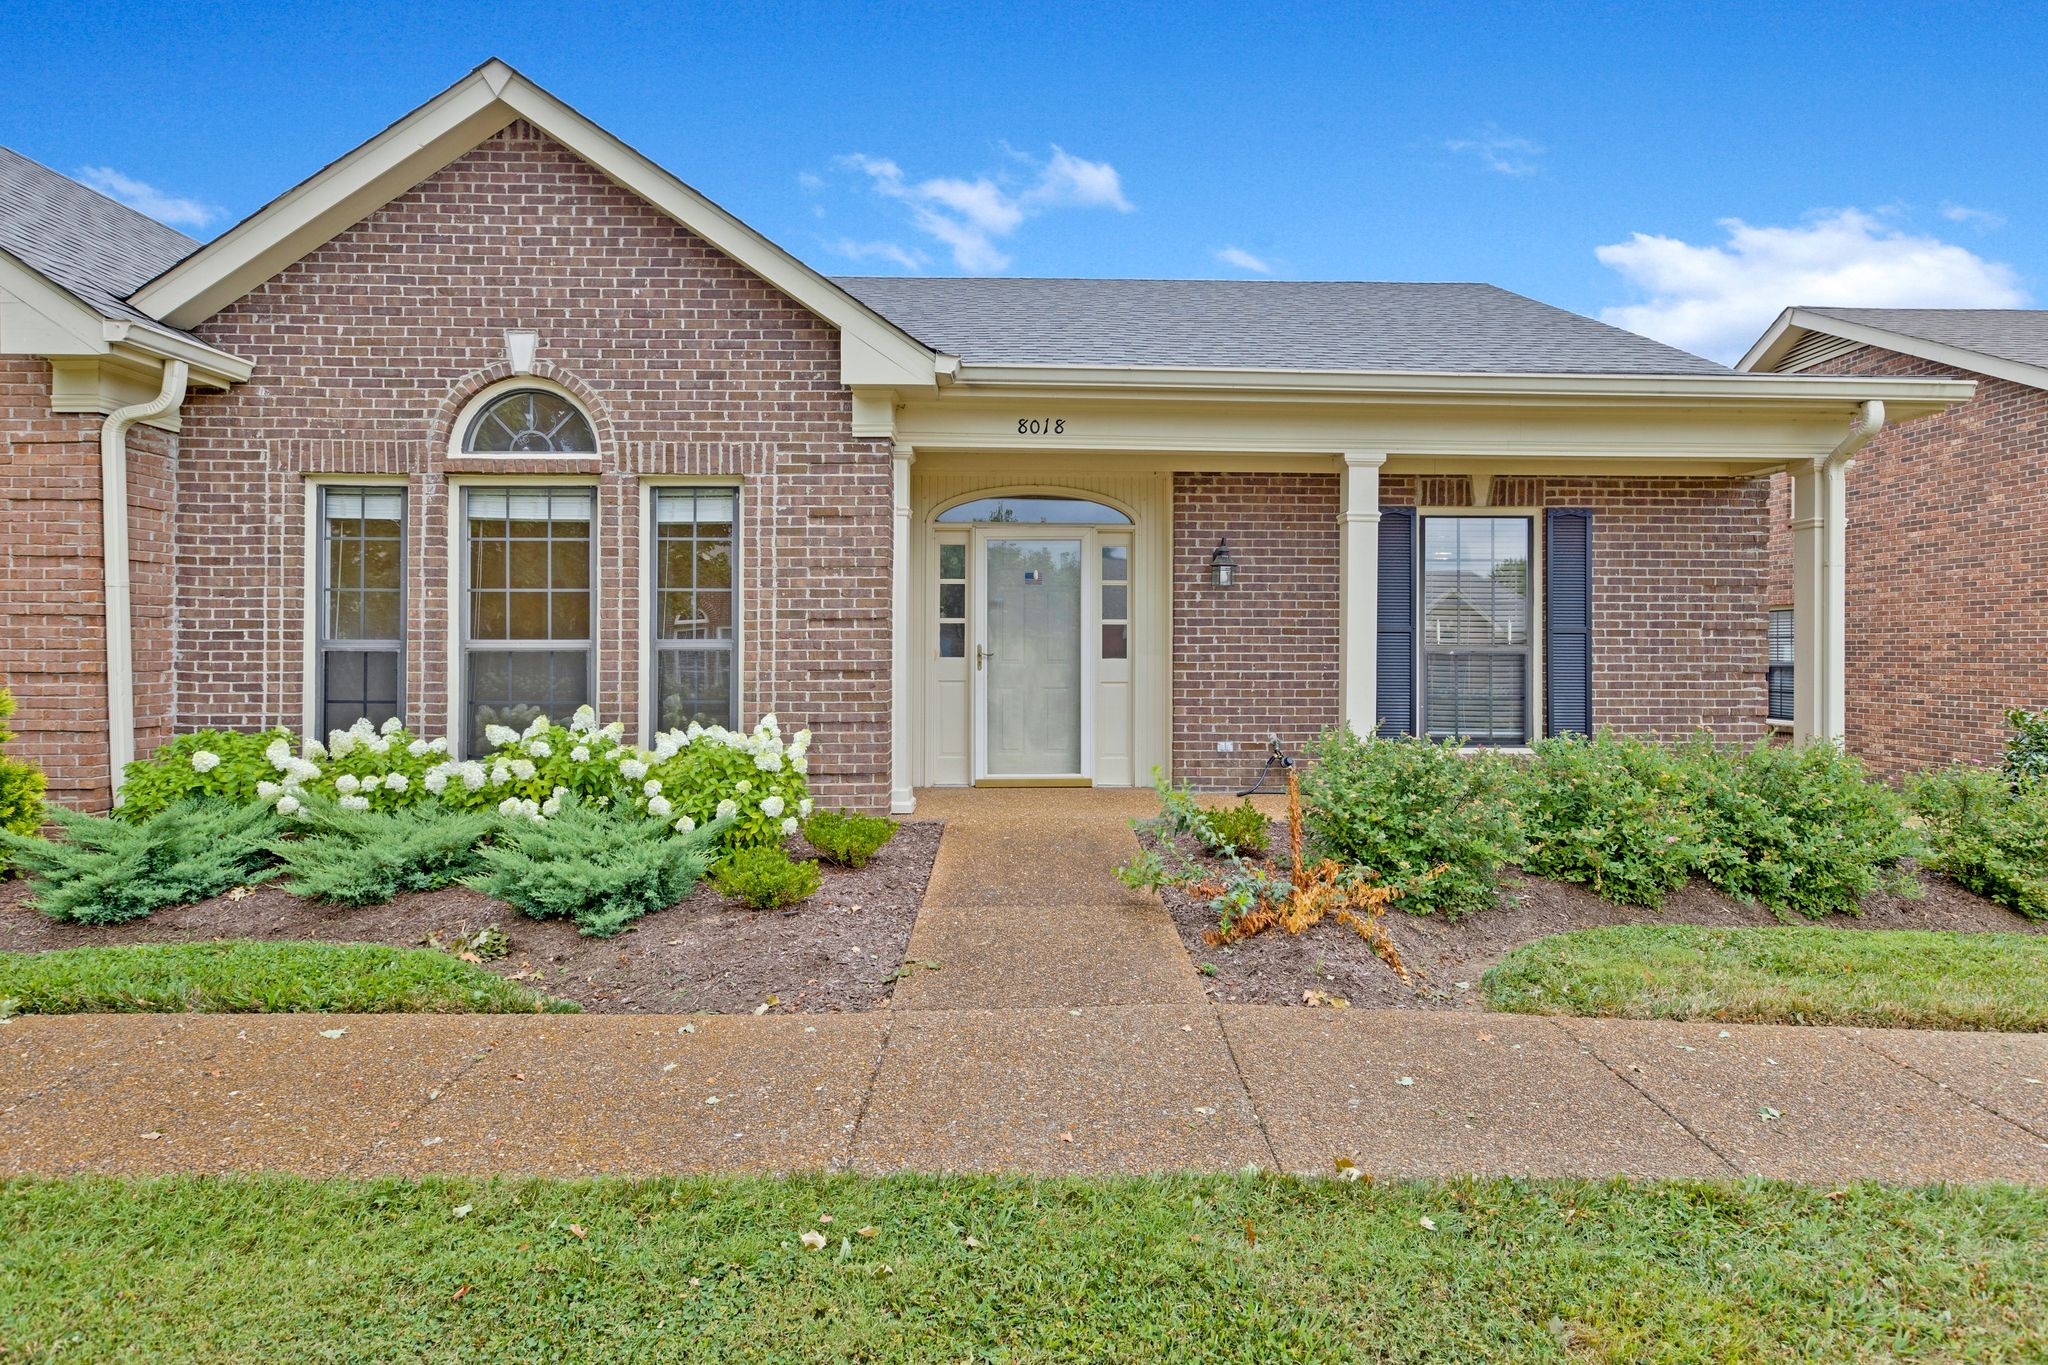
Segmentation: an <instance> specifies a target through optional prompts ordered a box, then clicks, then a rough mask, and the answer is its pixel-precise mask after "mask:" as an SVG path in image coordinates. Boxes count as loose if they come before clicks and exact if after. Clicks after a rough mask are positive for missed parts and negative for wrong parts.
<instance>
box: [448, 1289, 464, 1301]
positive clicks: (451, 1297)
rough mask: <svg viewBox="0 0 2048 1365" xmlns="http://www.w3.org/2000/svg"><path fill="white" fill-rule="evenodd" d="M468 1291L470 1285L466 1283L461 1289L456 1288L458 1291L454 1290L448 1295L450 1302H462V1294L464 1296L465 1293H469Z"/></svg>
mask: <svg viewBox="0 0 2048 1365" xmlns="http://www.w3.org/2000/svg"><path fill="white" fill-rule="evenodd" d="M468 1292H469V1286H468V1285H464V1286H462V1288H460V1289H458V1290H456V1291H455V1292H454V1293H453V1294H450V1295H449V1296H448V1302H450V1303H461V1302H462V1296H463V1295H465V1294H467V1293H468Z"/></svg>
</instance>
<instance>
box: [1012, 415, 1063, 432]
mask: <svg viewBox="0 0 2048 1365" xmlns="http://www.w3.org/2000/svg"><path fill="white" fill-rule="evenodd" d="M1017 434H1018V435H1019V436H1064V435H1066V434H1067V419H1066V418H1064V417H1019V418H1018V419H1017Z"/></svg>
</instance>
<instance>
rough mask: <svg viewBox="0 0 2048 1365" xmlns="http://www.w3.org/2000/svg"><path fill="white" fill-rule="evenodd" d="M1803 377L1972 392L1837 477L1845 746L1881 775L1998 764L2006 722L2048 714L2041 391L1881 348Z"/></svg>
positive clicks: (2046, 413)
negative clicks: (1910, 382) (1842, 514)
mask: <svg viewBox="0 0 2048 1365" xmlns="http://www.w3.org/2000/svg"><path fill="white" fill-rule="evenodd" d="M1807 373H1832V374H1864V375H1884V376H1898V377H1915V378H1941V379H1946V378H1955V379H1974V380H1975V381H1977V396H1976V397H1975V398H1973V399H1972V400H1971V401H1969V402H1968V403H1965V404H1962V405H1961V406H1959V407H1955V408H1952V409H1950V410H1949V411H1948V412H1946V413H1944V414H1942V415H1940V416H1936V417H1924V418H1921V419H1920V420H1919V421H1916V422H1908V423H1905V424H1903V425H1901V426H1896V427H1887V428H1885V430H1884V431H1883V432H1881V433H1879V435H1878V436H1877V438H1876V439H1874V440H1873V441H1871V442H1870V444H1869V445H1867V446H1865V447H1864V448H1863V449H1862V451H1861V452H1859V453H1858V455H1857V456H1856V467H1855V468H1854V469H1851V470H1850V471H1849V477H1848V487H1849V508H1848V518H1849V524H1848V565H1847V576H1848V620H1847V623H1846V634H1847V636H1848V737H1847V739H1848V745H1849V747H1850V749H1852V750H1853V751H1854V752H1856V753H1858V754H1860V755H1861V756H1862V757H1864V758H1865V759H1866V760H1868V761H1869V762H1870V763H1871V765H1872V766H1873V767H1875V768H1876V769H1877V770H1878V771H1880V772H1882V773H1885V774H1887V775H1897V774H1899V773H1903V772H1910V771H1914V770H1917V769H1921V768H1928V767H1939V766H1941V765H1943V764H1945V763H1948V762H1951V761H1956V760H1961V761H1965V762H1971V763H1995V762H1996V761H1997V760H1998V757H1999V753H2000V750H2001V748H2002V746H2003V744H2004V739H2005V730H2006V725H2005V711H2006V709H2007V708H2009V707H2013V706H2028V707H2040V706H2048V392H2043V391H2042V390H2040V389H2035V388H2029V387H2027V386H2026V385H2023V384H2015V383H2013V382H2011V381H2010V380H2005V379H1996V378H1992V377H1991V376H1989V375H1982V374H1974V373H1971V372H1969V371H1967V370H1959V369H1956V368H1954V367H1952V366H1947V365H1939V364H1936V363H1934V362H1933V361H1928V360H1922V359H1920V358H1919V357H1917V356H1907V355H1900V354H1899V353H1897V352H1895V351H1889V350H1885V349H1883V348H1881V347H1861V348H1858V349H1857V350H1854V351H1851V352H1849V353H1848V354H1846V355H1843V356H1839V357H1837V358H1835V359H1833V360H1830V361H1828V362H1826V363H1824V364H1822V365H1820V366H1817V367H1816V368H1815V369H1814V370H1811V371H1808V372H1807ZM1773 553H1774V556H1775V557H1776V558H1778V559H1779V560H1781V561H1782V563H1783V565H1784V566H1785V567H1784V573H1785V575H1786V581H1787V582H1788V583H1789V581H1790V573H1791V569H1790V565H1791V541H1790V537H1789V535H1787V536H1785V537H1784V538H1783V542H1782V548H1781V549H1774V552H1773Z"/></svg>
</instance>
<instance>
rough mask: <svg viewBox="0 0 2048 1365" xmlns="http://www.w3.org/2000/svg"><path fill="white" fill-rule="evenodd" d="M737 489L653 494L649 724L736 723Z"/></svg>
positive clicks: (668, 490)
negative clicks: (651, 697)
mask: <svg viewBox="0 0 2048 1365" xmlns="http://www.w3.org/2000/svg"><path fill="white" fill-rule="evenodd" d="M738 528H739V490H738V489H736V488H662V489H657V490H656V491H655V494H654V728H655V729H656V730H676V729H682V728H685V727H687V726H688V725H689V724H690V722H692V721H695V722H697V723H698V724H700V725H723V726H725V727H726V728H727V729H736V728H738V725H739V717H738V715H737V712H736V706H737V695H736V693H737V689H736V688H735V686H734V679H735V677H736V669H737V664H738V660H737V658H736V657H735V652H736V647H737V642H738V639H739V594H738V592H737V591H736V590H735V587H734V582H733V545H734V537H735V533H736V532H737V530H738Z"/></svg>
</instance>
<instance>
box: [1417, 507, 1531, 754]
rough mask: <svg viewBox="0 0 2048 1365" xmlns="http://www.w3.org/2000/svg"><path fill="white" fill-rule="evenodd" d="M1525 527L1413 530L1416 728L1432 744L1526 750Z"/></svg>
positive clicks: (1488, 521)
mask: <svg viewBox="0 0 2048 1365" xmlns="http://www.w3.org/2000/svg"><path fill="white" fill-rule="evenodd" d="M1529 549H1530V523H1529V520H1528V518H1526V517H1428V518H1425V519H1424V520H1423V524H1422V557H1423V575H1422V584H1421V592H1422V601H1421V604H1420V614H1421V623H1422V636H1423V649H1424V653H1423V699H1422V700H1423V720H1424V727H1425V729H1426V731H1427V733H1428V734H1429V736H1430V737H1431V738H1432V739H1446V738H1452V737H1456V738H1458V739H1460V740H1462V741H1464V742H1466V743H1470V744H1524V743H1527V742H1528V736H1529V729H1528V717H1529V711H1530V695H1529V693H1530V681H1529V675H1530V654H1531V648H1530V616H1531V612H1530V572H1529Z"/></svg>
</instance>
